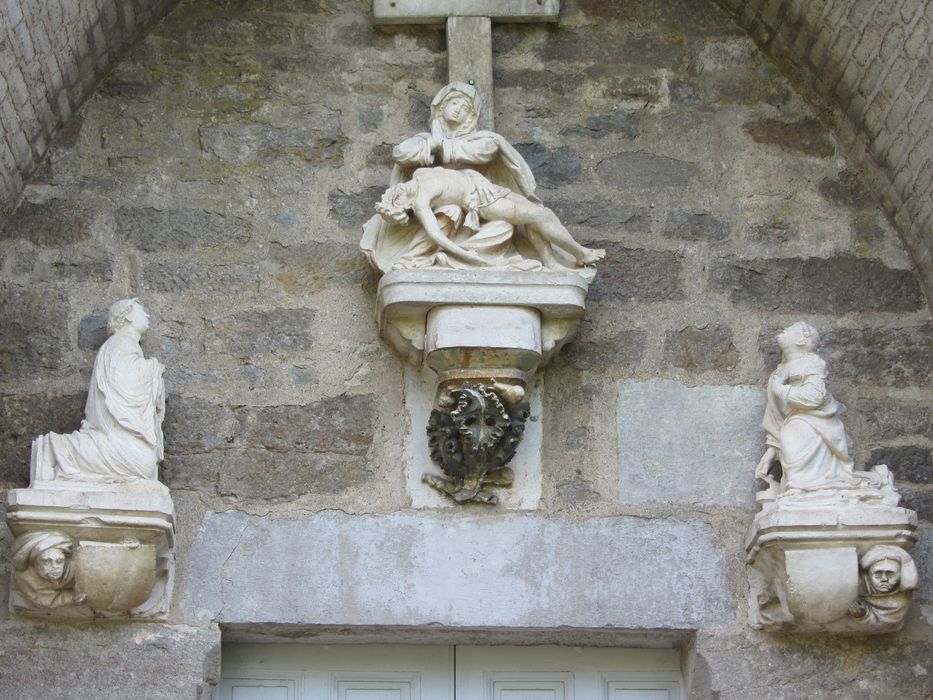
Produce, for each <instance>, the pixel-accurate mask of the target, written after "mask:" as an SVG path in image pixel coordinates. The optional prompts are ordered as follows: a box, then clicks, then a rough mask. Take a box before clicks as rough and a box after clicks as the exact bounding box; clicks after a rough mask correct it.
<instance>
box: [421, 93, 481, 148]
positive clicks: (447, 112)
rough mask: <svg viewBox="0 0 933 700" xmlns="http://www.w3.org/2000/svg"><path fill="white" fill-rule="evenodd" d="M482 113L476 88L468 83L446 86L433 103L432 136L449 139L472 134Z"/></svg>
mask: <svg viewBox="0 0 933 700" xmlns="http://www.w3.org/2000/svg"><path fill="white" fill-rule="evenodd" d="M480 111H481V103H480V98H479V94H478V93H477V92H476V88H475V87H473V86H472V85H468V84H466V83H450V84H449V85H445V86H444V87H443V88H441V90H440V92H438V93H437V95H435V96H434V99H433V100H432V101H431V136H433V137H434V138H435V139H445V138H448V139H449V138H454V137H457V136H466V135H467V134H472V133H473V132H474V131H476V124H477V122H478V121H479V113H480Z"/></svg>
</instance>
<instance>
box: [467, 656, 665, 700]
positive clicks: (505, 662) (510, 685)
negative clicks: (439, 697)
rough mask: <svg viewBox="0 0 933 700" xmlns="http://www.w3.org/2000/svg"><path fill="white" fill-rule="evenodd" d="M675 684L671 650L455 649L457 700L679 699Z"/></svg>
mask: <svg viewBox="0 0 933 700" xmlns="http://www.w3.org/2000/svg"><path fill="white" fill-rule="evenodd" d="M679 683H680V654H679V653H678V652H677V651H676V650H673V649H597V648H593V647H589V648H581V647H554V646H538V647H488V646H487V647H477V646H460V647H457V682H456V686H457V700H680V693H679V687H680V685H679ZM658 693H662V694H660V695H659V694H658Z"/></svg>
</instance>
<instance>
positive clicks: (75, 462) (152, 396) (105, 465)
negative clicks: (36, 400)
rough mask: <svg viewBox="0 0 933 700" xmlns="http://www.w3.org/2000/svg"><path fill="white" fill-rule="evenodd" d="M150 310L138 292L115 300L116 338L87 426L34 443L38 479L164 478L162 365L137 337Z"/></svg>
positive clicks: (97, 379) (99, 364)
mask: <svg viewBox="0 0 933 700" xmlns="http://www.w3.org/2000/svg"><path fill="white" fill-rule="evenodd" d="M148 328H149V315H148V314H147V313H146V311H145V309H143V307H142V306H141V305H140V303H139V301H138V300H136V299H123V300H121V301H118V302H116V303H114V304H113V305H112V306H111V307H110V312H109V315H108V321H107V332H108V333H110V337H109V338H108V339H107V341H106V342H105V343H104V344H103V345H102V346H101V348H100V350H99V351H98V353H97V358H96V359H95V360H94V370H93V372H92V374H91V383H90V387H89V388H88V394H87V404H86V405H85V409H84V420H83V421H82V422H81V428H80V429H79V430H77V431H76V432H73V433H69V434H67V435H59V434H58V433H48V434H47V435H42V436H40V437H38V438H36V439H35V440H34V441H33V444H32V479H33V483H34V484H35V482H37V481H57V480H66V481H67V480H70V481H83V482H88V481H91V482H103V483H120V482H131V481H137V480H150V481H155V482H157V480H158V463H159V462H160V461H161V460H162V458H163V448H162V418H163V417H164V415H165V387H164V385H163V382H162V371H163V369H164V368H163V367H162V364H161V363H160V362H159V361H158V360H156V359H146V358H145V357H144V356H143V351H142V348H141V347H140V346H139V341H140V339H141V338H142V336H143V334H144V333H145V332H146V331H147V330H148Z"/></svg>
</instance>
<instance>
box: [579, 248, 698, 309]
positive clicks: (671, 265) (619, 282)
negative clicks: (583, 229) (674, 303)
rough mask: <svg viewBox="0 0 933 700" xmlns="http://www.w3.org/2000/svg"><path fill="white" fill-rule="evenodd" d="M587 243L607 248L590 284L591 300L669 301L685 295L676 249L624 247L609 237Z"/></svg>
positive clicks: (680, 257)
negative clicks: (607, 239) (672, 251)
mask: <svg viewBox="0 0 933 700" xmlns="http://www.w3.org/2000/svg"><path fill="white" fill-rule="evenodd" d="M590 245H592V246H594V247H599V248H605V249H606V257H605V258H604V259H603V260H602V261H601V262H600V264H599V273H598V274H597V275H596V279H595V280H594V281H593V284H592V285H591V286H590V292H589V298H590V299H591V300H594V301H600V300H611V301H670V300H674V299H682V298H683V296H684V291H683V286H682V283H681V279H680V278H681V271H682V268H683V262H682V260H683V259H682V256H681V255H680V254H679V253H668V252H660V251H655V250H638V249H631V248H624V247H623V246H622V245H620V244H619V243H614V242H611V241H595V242H590Z"/></svg>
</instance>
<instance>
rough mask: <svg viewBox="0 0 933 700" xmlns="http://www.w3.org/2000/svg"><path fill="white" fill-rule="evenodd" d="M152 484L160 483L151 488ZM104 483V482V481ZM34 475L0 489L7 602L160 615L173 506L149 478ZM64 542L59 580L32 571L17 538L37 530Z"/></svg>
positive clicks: (167, 589) (39, 609) (37, 610)
mask: <svg viewBox="0 0 933 700" xmlns="http://www.w3.org/2000/svg"><path fill="white" fill-rule="evenodd" d="M153 485H157V486H159V487H161V489H156V488H153ZM108 486H109V487H110V489H111V490H108V489H107V487H108ZM122 486H124V485H121V484H85V483H83V482H82V483H78V482H73V483H67V484H66V483H64V482H36V483H35V485H34V486H33V487H32V488H28V489H13V490H12V491H10V492H9V493H8V494H7V512H6V522H7V526H8V527H9V528H10V531H11V532H12V533H13V535H14V536H15V537H16V540H15V542H14V572H13V585H12V588H11V595H10V607H11V609H12V610H14V611H16V612H20V613H26V614H30V615H45V616H54V617H67V618H91V617H106V618H120V619H148V620H153V619H164V618H165V616H166V615H167V613H168V608H169V604H170V599H171V591H172V582H173V578H174V540H175V525H174V521H175V513H174V506H173V504H172V499H171V497H170V495H169V493H168V489H166V488H165V487H164V486H162V485H161V484H158V483H157V482H149V483H147V484H142V485H135V486H134V485H130V486H129V488H125V489H123V490H112V489H120V488H121V487H122ZM43 534H45V535H48V537H47V538H46V539H48V540H50V541H55V542H67V543H68V544H67V545H66V546H64V547H62V546H61V545H56V547H57V548H58V549H60V550H65V551H66V553H67V557H68V562H67V564H66V567H69V570H70V573H68V574H67V576H63V577H62V579H61V580H56V581H52V582H51V583H49V582H47V581H45V579H43V578H41V576H37V575H36V571H37V569H36V568H35V555H34V556H33V557H32V558H29V557H28V556H26V552H24V553H23V555H24V556H23V557H21V563H20V566H19V567H17V565H16V553H17V551H19V549H20V548H21V547H22V546H29V543H30V542H34V541H39V538H40V537H41V536H42V535H43Z"/></svg>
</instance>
